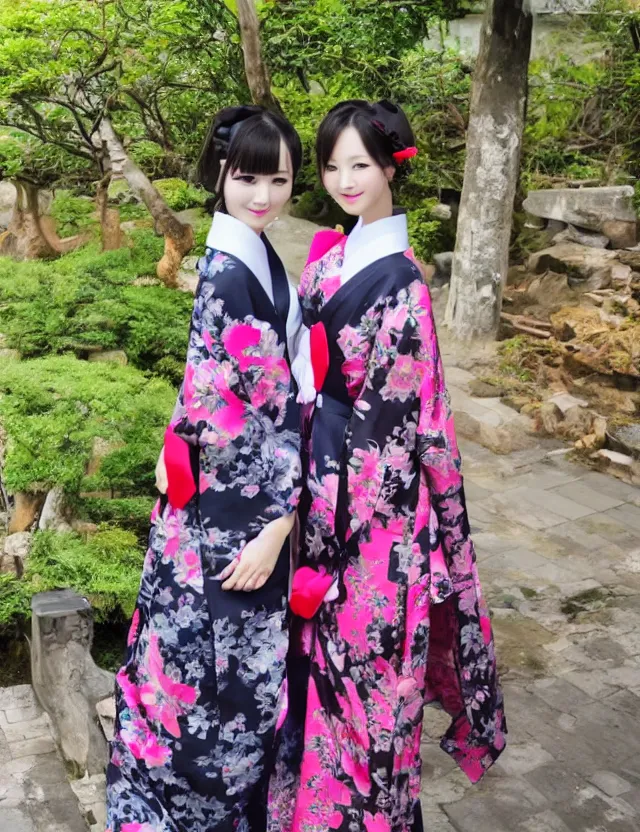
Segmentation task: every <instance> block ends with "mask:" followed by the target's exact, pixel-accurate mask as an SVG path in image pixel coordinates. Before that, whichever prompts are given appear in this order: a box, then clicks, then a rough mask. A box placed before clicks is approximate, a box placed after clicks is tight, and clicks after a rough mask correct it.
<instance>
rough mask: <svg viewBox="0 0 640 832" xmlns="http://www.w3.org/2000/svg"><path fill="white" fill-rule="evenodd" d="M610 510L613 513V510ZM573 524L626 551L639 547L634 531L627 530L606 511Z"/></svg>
mask: <svg viewBox="0 0 640 832" xmlns="http://www.w3.org/2000/svg"><path fill="white" fill-rule="evenodd" d="M611 510H612V511H615V509H611ZM575 522H576V523H578V524H579V525H580V526H581V528H583V529H585V530H586V531H587V532H589V533H593V534H597V535H600V537H604V538H606V539H607V540H609V541H610V542H611V543H614V544H615V545H616V546H619V547H620V548H622V549H625V550H627V551H629V550H632V549H637V548H638V546H640V536H639V535H638V534H637V533H636V532H635V530H630V529H628V528H627V527H626V526H625V525H624V523H622V522H620V521H619V520H618V519H617V518H616V517H612V516H611V514H610V512H608V511H607V512H600V513H599V514H591V515H589V517H581V518H580V519H579V520H576V521H575Z"/></svg>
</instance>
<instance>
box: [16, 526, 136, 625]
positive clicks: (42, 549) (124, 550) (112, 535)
mask: <svg viewBox="0 0 640 832" xmlns="http://www.w3.org/2000/svg"><path fill="white" fill-rule="evenodd" d="M143 559H144V554H143V550H142V549H141V548H140V546H139V545H138V541H137V540H136V537H135V535H134V534H133V533H132V532H129V531H124V530H123V529H112V528H102V529H100V530H98V532H96V534H94V535H91V536H90V537H88V538H87V539H84V538H82V537H81V536H80V535H78V534H75V533H71V532H70V533H68V534H61V533H59V532H52V531H48V532H36V534H35V535H34V538H33V545H32V548H31V553H30V555H29V560H28V561H27V569H26V571H25V574H24V575H23V577H22V578H21V579H20V580H18V579H16V578H14V577H12V576H8V575H0V628H4V627H7V626H8V625H10V624H11V623H12V622H13V621H15V620H16V619H19V618H23V619H25V618H29V616H30V612H31V610H30V603H31V596H32V595H35V594H36V593H37V592H48V591H50V590H53V589H66V588H71V589H74V590H75V591H76V592H78V593H79V594H80V595H84V596H85V597H86V598H88V600H89V601H90V602H91V605H92V607H93V609H94V611H95V615H96V620H98V621H101V620H103V619H105V618H107V617H108V616H110V615H112V614H113V613H114V612H118V613H120V614H122V615H123V616H126V617H128V616H130V615H131V614H132V613H133V609H134V607H135V602H136V597H137V593H138V588H139V584H140V572H141V569H142V562H143Z"/></svg>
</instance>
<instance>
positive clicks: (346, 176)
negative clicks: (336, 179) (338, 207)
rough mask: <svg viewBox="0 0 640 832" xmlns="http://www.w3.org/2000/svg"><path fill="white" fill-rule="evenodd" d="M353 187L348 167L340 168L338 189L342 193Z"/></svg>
mask: <svg viewBox="0 0 640 832" xmlns="http://www.w3.org/2000/svg"><path fill="white" fill-rule="evenodd" d="M352 188H353V177H352V176H351V169H350V168H349V167H344V168H340V190H341V191H342V192H344V193H346V192H347V191H350V190H351V189H352Z"/></svg>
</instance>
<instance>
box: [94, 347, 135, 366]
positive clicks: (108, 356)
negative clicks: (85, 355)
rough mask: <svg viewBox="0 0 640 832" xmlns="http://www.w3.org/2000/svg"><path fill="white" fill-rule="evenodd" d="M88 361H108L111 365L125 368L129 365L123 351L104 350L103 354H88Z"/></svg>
mask: <svg viewBox="0 0 640 832" xmlns="http://www.w3.org/2000/svg"><path fill="white" fill-rule="evenodd" d="M89 361H110V362H112V363H113V364H120V365H122V366H123V367H125V366H126V365H127V364H128V363H129V359H128V358H127V354H126V352H124V350H104V351H103V352H92V353H90V354H89Z"/></svg>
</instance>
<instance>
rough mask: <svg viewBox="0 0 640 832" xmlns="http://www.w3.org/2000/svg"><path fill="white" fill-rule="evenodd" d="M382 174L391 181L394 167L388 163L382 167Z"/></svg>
mask: <svg viewBox="0 0 640 832" xmlns="http://www.w3.org/2000/svg"><path fill="white" fill-rule="evenodd" d="M384 175H385V176H386V177H387V179H388V181H389V182H393V177H394V176H395V175H396V169H395V167H394V166H393V165H389V167H386V168H384Z"/></svg>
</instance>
